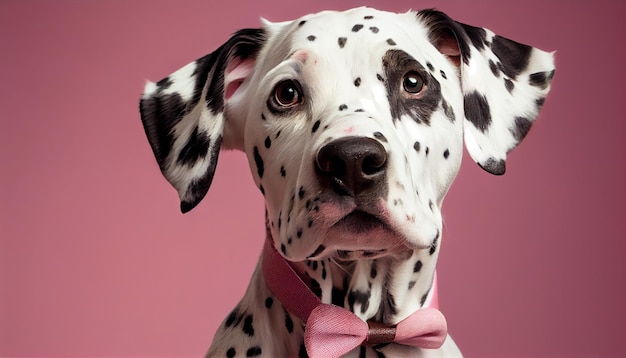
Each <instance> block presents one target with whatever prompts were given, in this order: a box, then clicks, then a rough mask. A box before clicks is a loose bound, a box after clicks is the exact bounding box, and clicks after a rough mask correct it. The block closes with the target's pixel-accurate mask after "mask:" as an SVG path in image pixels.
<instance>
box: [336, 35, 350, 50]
mask: <svg viewBox="0 0 626 358" xmlns="http://www.w3.org/2000/svg"><path fill="white" fill-rule="evenodd" d="M346 41H348V39H347V38H346V37H340V38H338V39H337V43H338V44H339V47H341V48H343V47H344V46H345V45H346Z"/></svg>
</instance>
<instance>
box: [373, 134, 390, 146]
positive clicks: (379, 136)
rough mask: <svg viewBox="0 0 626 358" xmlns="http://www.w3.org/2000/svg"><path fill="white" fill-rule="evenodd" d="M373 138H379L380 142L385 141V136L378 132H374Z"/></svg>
mask: <svg viewBox="0 0 626 358" xmlns="http://www.w3.org/2000/svg"><path fill="white" fill-rule="evenodd" d="M374 138H376V139H378V140H380V141H381V142H384V143H387V137H385V135H384V134H382V133H380V132H374Z"/></svg>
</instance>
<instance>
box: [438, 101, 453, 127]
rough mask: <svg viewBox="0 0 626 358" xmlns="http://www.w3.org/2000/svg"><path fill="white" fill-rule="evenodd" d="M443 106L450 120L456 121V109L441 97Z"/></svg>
mask: <svg viewBox="0 0 626 358" xmlns="http://www.w3.org/2000/svg"><path fill="white" fill-rule="evenodd" d="M441 107H442V108H443V113H444V114H445V115H446V117H448V119H449V120H450V122H452V123H454V121H455V120H456V116H455V115H454V109H453V108H452V106H451V105H449V104H448V102H447V101H446V100H445V98H443V97H442V98H441Z"/></svg>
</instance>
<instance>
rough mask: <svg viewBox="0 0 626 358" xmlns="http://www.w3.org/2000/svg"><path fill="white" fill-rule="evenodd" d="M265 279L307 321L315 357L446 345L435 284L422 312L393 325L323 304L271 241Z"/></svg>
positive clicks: (308, 340)
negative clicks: (379, 348)
mask: <svg viewBox="0 0 626 358" xmlns="http://www.w3.org/2000/svg"><path fill="white" fill-rule="evenodd" d="M262 265H263V266H262V268H263V275H264V276H265V282H266V283H267V286H268V287H269V289H270V291H272V294H274V296H276V298H277V299H278V300H279V301H280V302H281V303H282V305H283V306H284V307H285V309H286V310H287V311H289V313H291V314H293V315H295V316H296V317H298V318H299V319H300V320H301V321H302V322H306V328H305V331H304V345H305V347H306V350H307V353H308V354H309V356H310V357H311V358H337V357H341V356H342V355H344V354H346V353H348V352H350V351H351V350H352V349H354V348H356V347H358V346H360V345H368V346H373V345H377V344H382V343H391V342H395V343H398V344H403V345H408V346H414V347H420V348H427V349H434V348H439V347H441V345H442V344H443V342H444V340H445V339H446V336H447V324H446V319H445V318H444V316H443V314H442V313H441V312H440V311H439V310H437V309H436V308H434V307H436V306H437V302H436V301H437V294H436V292H437V290H436V280H435V281H433V287H432V288H431V294H430V297H429V299H427V300H426V303H425V304H424V306H423V307H422V308H420V309H419V310H417V311H415V312H414V313H413V314H411V315H409V316H408V317H407V318H405V319H404V320H402V321H400V322H399V323H398V324H396V325H395V326H387V325H384V324H382V323H378V322H373V321H368V322H365V321H363V320H361V319H360V318H359V317H357V316H356V315H355V314H354V313H352V312H350V311H348V310H346V309H345V308H342V307H339V306H335V305H332V304H325V303H322V302H321V301H320V299H319V298H318V297H317V296H315V295H314V294H313V292H311V290H310V289H309V288H308V286H306V284H305V283H304V282H303V281H302V280H301V279H300V277H299V276H298V275H297V274H296V273H295V271H294V270H293V268H292V267H291V266H290V265H289V264H288V263H287V262H286V261H285V259H284V258H283V257H282V256H280V254H279V253H278V252H277V251H276V249H275V248H274V246H273V245H272V243H271V239H269V238H268V240H267V241H266V244H265V248H264V250H263V263H262Z"/></svg>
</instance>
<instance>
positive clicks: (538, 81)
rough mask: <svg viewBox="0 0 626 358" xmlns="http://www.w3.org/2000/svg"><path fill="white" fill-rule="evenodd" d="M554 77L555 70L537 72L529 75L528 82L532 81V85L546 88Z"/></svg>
mask: <svg viewBox="0 0 626 358" xmlns="http://www.w3.org/2000/svg"><path fill="white" fill-rule="evenodd" d="M552 77H554V70H552V71H550V72H536V73H533V74H531V75H530V76H528V83H530V84H531V86H535V87H539V88H541V89H546V88H547V87H548V85H549V84H550V81H551V80H552Z"/></svg>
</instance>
